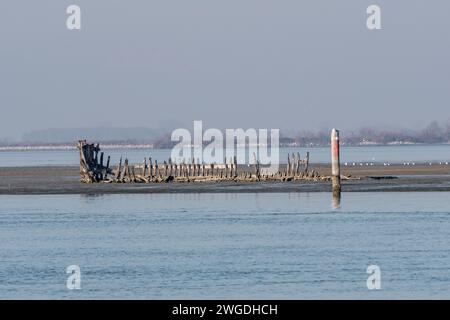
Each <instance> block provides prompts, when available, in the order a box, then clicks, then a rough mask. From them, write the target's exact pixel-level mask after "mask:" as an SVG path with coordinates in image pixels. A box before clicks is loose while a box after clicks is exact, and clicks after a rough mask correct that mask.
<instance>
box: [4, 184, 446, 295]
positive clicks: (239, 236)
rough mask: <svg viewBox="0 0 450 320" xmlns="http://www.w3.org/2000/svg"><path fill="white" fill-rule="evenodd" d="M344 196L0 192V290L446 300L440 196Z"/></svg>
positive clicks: (443, 219)
mask: <svg viewBox="0 0 450 320" xmlns="http://www.w3.org/2000/svg"><path fill="white" fill-rule="evenodd" d="M344 196H345V201H343V202H342V203H341V204H340V206H337V202H336V201H337V199H333V206H335V207H339V209H338V212H339V214H336V210H335V209H333V208H331V207H330V193H310V194H303V193H287V194H286V193H270V194H262V193H259V194H247V193H241V194H148V195H144V194H141V195H106V196H95V197H93V196H89V197H87V196H75V195H63V196H0V201H1V206H0V243H1V264H0V280H1V281H0V297H1V298H174V299H175V298H181V299H185V298H208V299H212V298H229V299H231V298H255V299H257V298H260V299H262V298H267V299H270V298H327V299H330V298H358V299H359V298H377V299H379V298H429V297H432V298H450V272H449V270H450V250H449V247H448V244H449V243H450V233H449V231H448V230H450V202H449V201H448V197H449V193H446V192H442V193H438V192H424V193H348V194H347V193H346V194H344ZM73 264H75V265H79V266H80V268H81V273H82V281H81V287H82V289H81V290H76V291H69V290H67V289H66V287H65V281H66V277H67V275H66V273H65V272H66V268H67V266H69V265H73ZM373 264H375V265H378V266H379V267H380V268H381V274H382V283H383V285H382V290H380V291H369V290H367V287H366V279H367V276H368V275H367V274H366V270H367V267H368V266H369V265H373Z"/></svg>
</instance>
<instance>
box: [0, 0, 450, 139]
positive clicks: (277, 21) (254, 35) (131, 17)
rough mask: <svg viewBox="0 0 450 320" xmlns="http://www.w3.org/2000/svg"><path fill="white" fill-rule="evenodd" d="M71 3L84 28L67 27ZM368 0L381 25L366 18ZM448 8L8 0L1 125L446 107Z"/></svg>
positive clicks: (319, 119) (0, 20)
mask: <svg viewBox="0 0 450 320" xmlns="http://www.w3.org/2000/svg"><path fill="white" fill-rule="evenodd" d="M71 4H76V5H78V6H80V8H81V30H68V29H67V27H66V19H67V17H68V15H67V14H66V8H67V7H68V6H69V5H71ZM371 4H376V5H379V6H380V7H381V24H382V29H381V30H372V31H371V30H368V29H367V27H366V19H367V17H368V14H367V13H366V9H367V7H368V6H369V5H371ZM449 12H450V2H449V1H447V0H433V1H425V0H421V1H419V0H396V1H387V0H370V1H366V0H345V1H335V0H328V1H323V0H307V1H300V0H278V1H275V0H271V1H268V0H216V1H211V0H142V1H139V0H130V1H123V0H95V1H92V0H70V1H67V0H39V1H31V0H28V1H24V0H4V1H1V2H0V39H1V44H0V111H1V114H0V138H4V137H12V138H18V137H19V138H20V137H21V135H22V134H24V133H26V132H29V131H32V130H38V129H46V128H80V127H96V126H101V127H105V126H106V127H108V126H111V127H150V128H153V127H164V126H167V127H174V126H175V127H182V126H184V127H187V128H191V127H192V123H193V121H194V120H203V122H204V128H211V127H218V128H281V129H290V130H298V131H300V130H315V129H324V128H332V127H336V128H340V129H341V130H345V129H348V130H349V129H354V128H359V127H363V126H372V127H379V128H395V127H402V128H403V127H405V128H412V129H414V128H416V127H423V126H425V125H426V124H428V123H429V122H430V121H432V120H445V121H446V120H447V119H449V118H450V112H449V110H450V108H449V107H450V106H449V101H450V59H449V57H450V41H449V39H450V18H448V13H449Z"/></svg>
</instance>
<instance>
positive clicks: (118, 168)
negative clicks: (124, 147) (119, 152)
mask: <svg viewBox="0 0 450 320" xmlns="http://www.w3.org/2000/svg"><path fill="white" fill-rule="evenodd" d="M121 171H122V157H120V160H119V164H118V165H117V172H116V179H117V180H118V179H120V174H121V173H122V172H121Z"/></svg>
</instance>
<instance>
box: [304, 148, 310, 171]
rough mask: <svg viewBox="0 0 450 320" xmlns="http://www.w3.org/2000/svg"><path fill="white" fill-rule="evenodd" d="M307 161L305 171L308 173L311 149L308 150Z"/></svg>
mask: <svg viewBox="0 0 450 320" xmlns="http://www.w3.org/2000/svg"><path fill="white" fill-rule="evenodd" d="M305 161H306V164H305V173H306V174H307V173H308V169H309V151H308V152H306V159H305Z"/></svg>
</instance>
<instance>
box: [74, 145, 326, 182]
mask: <svg viewBox="0 0 450 320" xmlns="http://www.w3.org/2000/svg"><path fill="white" fill-rule="evenodd" d="M78 150H79V153H80V175H81V178H80V181H81V182H84V183H94V182H103V183H160V182H221V181H240V182H257V181H296V180H313V181H319V180H330V177H326V176H321V175H320V174H319V173H318V172H317V171H316V170H309V152H307V153H306V157H305V158H304V159H301V158H300V153H298V152H297V153H296V154H294V153H292V154H291V155H288V159H287V164H286V167H285V170H279V171H277V172H270V171H269V169H268V168H264V167H262V166H261V165H260V163H259V161H258V160H257V158H256V155H255V154H253V164H251V165H248V166H245V165H238V163H237V158H236V156H235V157H233V158H230V159H228V160H227V159H224V162H223V163H221V164H215V163H211V164H205V163H203V162H202V163H201V162H200V161H199V159H197V160H196V159H191V160H190V161H186V160H183V161H182V162H180V163H177V162H175V161H173V160H172V159H168V161H164V162H163V163H158V161H157V160H155V161H153V159H152V158H151V157H148V158H147V157H146V158H144V159H143V161H142V163H141V164H136V165H132V164H130V163H129V161H128V159H126V158H125V159H122V157H121V158H120V160H119V163H118V165H117V168H116V169H115V170H113V169H111V168H110V157H109V156H108V159H107V162H106V165H104V164H103V158H104V154H103V152H100V146H99V144H88V143H87V142H86V140H80V141H79V142H78ZM99 155H100V156H99Z"/></svg>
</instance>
